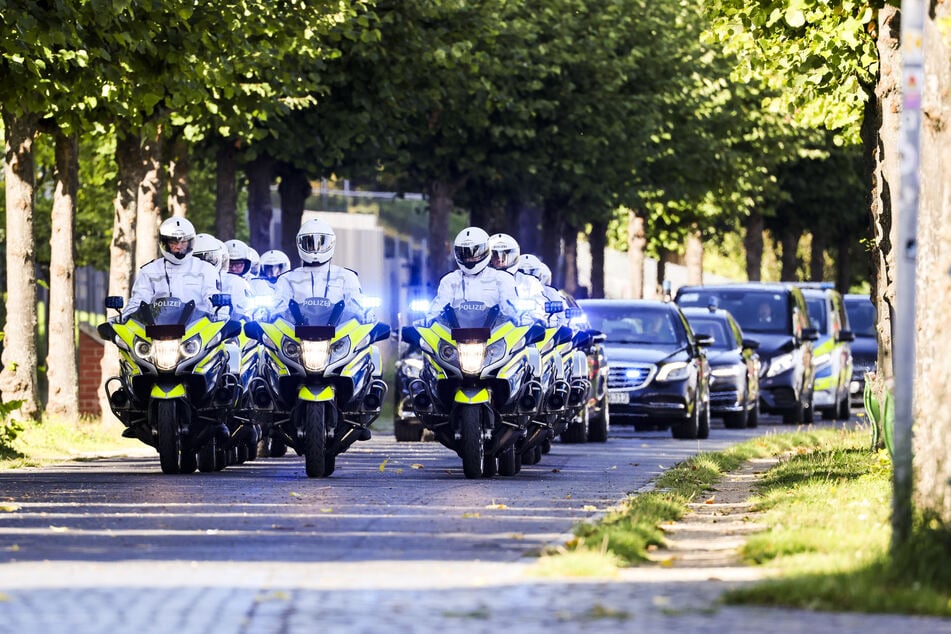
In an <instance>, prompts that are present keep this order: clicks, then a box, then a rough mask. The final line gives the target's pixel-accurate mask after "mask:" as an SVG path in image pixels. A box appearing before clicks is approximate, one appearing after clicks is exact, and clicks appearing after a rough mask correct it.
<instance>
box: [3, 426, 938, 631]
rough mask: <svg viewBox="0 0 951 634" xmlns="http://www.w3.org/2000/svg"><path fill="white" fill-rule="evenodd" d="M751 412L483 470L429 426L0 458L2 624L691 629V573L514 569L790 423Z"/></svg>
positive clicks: (694, 591)
mask: <svg viewBox="0 0 951 634" xmlns="http://www.w3.org/2000/svg"><path fill="white" fill-rule="evenodd" d="M764 418H765V420H764V421H763V422H762V424H761V425H760V427H758V428H757V429H753V430H726V429H724V428H723V427H722V426H721V425H720V424H719V423H718V422H717V421H714V428H713V430H712V432H711V437H710V438H709V439H707V440H702V441H676V440H673V439H672V438H670V435H669V432H659V431H658V432H643V433H635V432H634V431H633V430H632V429H631V428H630V427H626V428H625V427H618V426H614V427H613V428H612V436H611V438H610V440H609V441H608V442H607V443H604V444H587V445H563V444H560V443H556V444H554V445H553V448H552V451H551V453H549V454H547V455H546V456H544V457H543V459H542V461H541V463H539V464H538V465H534V466H530V467H523V469H522V471H521V473H519V474H518V475H517V476H514V477H507V478H506V477H495V478H491V479H483V480H467V479H466V478H465V477H464V476H463V474H462V468H461V461H460V460H459V458H458V457H457V456H456V455H455V454H454V453H452V452H451V451H449V450H448V449H445V448H444V447H442V446H441V445H438V444H436V443H396V442H395V441H394V440H393V439H392V437H391V436H390V435H387V434H382V433H377V434H375V435H374V437H373V438H372V439H371V440H370V441H367V442H364V443H359V444H358V445H357V446H355V447H354V448H352V449H351V450H350V451H349V452H347V453H346V454H343V455H342V456H340V457H339V458H338V461H337V465H338V466H337V471H336V472H335V473H334V474H333V476H331V477H329V478H322V479H309V478H307V477H306V476H305V475H304V468H303V459H302V458H299V457H296V456H287V457H284V458H278V459H259V460H257V461H254V462H251V463H246V464H244V465H238V466H232V467H228V468H227V469H225V470H224V471H222V472H218V473H211V474H201V473H196V474H191V475H187V476H167V475H163V474H161V472H160V468H159V464H158V459H157V456H154V457H153V456H149V457H125V458H113V459H105V460H95V461H91V462H74V463H68V464H62V465H56V466H52V467H46V468H41V469H21V470H16V471H6V472H0V632H6V631H10V632H57V631H62V632H71V633H72V632H110V633H112V632H117V631H120V632H126V631H127V632H173V631H180V632H187V633H188V634H192V633H193V632H203V631H208V632H216V633H218V632H297V631H314V630H315V629H316V628H317V627H318V626H321V627H320V629H323V630H325V631H367V632H370V631H373V632H378V631H379V630H380V629H381V628H383V629H385V630H390V629H394V628H398V629H400V630H401V631H410V632H413V631H436V630H441V629H446V628H451V629H453V630H454V631H459V630H465V631H493V632H497V631H498V630H499V629H500V628H502V627H509V626H512V625H515V624H518V629H520V630H521V631H523V632H525V631H546V632H551V631H552V630H553V629H554V630H563V631H584V630H586V629H588V628H591V629H592V631H595V630H596V631H615V629H612V628H617V629H616V631H635V630H636V631H641V630H640V629H639V628H640V627H641V626H644V627H646V628H647V629H644V630H643V631H663V630H665V629H666V628H667V627H668V626H671V627H676V628H678V629H681V628H683V627H687V628H689V629H688V630H687V631H703V626H705V625H706V624H707V622H708V619H707V618H700V616H702V615H703V614H704V612H705V611H709V610H710V606H711V605H714V604H715V602H716V597H717V595H718V593H719V592H720V589H718V586H717V584H711V583H703V581H704V579H699V580H698V579H693V580H690V579H677V580H673V582H674V586H671V587H668V586H667V585H664V584H659V583H658V582H657V581H656V580H655V581H646V582H645V581H644V580H643V579H639V580H634V581H631V580H628V581H629V582H631V583H635V584H643V583H648V586H647V587H649V588H650V591H649V593H648V594H644V593H643V592H642V591H640V590H632V588H631V587H630V586H629V585H628V586H626V585H625V584H624V583H619V582H618V581H616V580H615V581H606V582H603V583H602V582H592V581H584V582H572V581H563V580H562V581H559V582H558V583H552V582H551V581H546V580H536V579H532V578H530V577H526V575H528V574H530V573H531V567H532V562H533V558H532V557H533V553H537V552H538V551H539V550H540V549H542V548H544V547H546V546H552V545H557V544H560V543H563V542H564V541H565V540H566V539H568V537H569V536H570V535H569V533H570V530H571V528H572V526H573V525H574V524H575V523H577V522H579V521H584V520H592V519H595V518H597V517H598V516H599V515H600V514H601V513H603V512H604V511H605V510H606V509H608V508H609V507H611V506H612V505H614V504H616V503H617V502H618V501H619V500H621V499H622V498H624V497H625V496H626V495H627V494H628V493H629V492H633V491H637V490H639V489H642V488H644V487H647V486H649V483H650V482H651V481H652V480H653V479H654V478H655V477H656V476H657V475H658V474H660V473H661V472H663V470H664V469H665V468H667V467H670V466H672V465H674V464H676V463H677V462H679V461H681V460H683V459H685V458H687V457H688V456H690V455H692V454H695V453H697V452H698V451H707V450H718V449H723V448H725V447H728V446H730V445H732V444H734V443H736V442H738V441H741V440H743V439H746V438H749V437H752V436H755V435H759V434H765V433H775V432H783V431H789V430H790V429H791V428H790V427H788V426H783V425H781V424H779V421H778V419H773V418H769V417H764ZM831 424H838V425H841V424H842V423H817V425H831ZM668 581H670V580H668ZM665 583H666V582H665ZM691 584H692V585H691ZM638 587H640V586H638ZM658 592H659V593H660V594H657V593H658ZM634 596H637V597H638V600H640V601H642V602H643V601H647V602H648V603H646V604H645V605H644V606H641V607H640V608H637V609H636V610H635V606H636V605H637V604H636V602H634V603H632V598H633V597H634ZM658 596H661V597H663V600H662V601H660V603H658V602H657V597H658ZM612 597H616V598H614V599H612ZM645 597H646V598H645ZM651 597H653V598H651ZM670 602H673V604H674V605H676V606H677V611H676V612H670V613H668V611H667V610H666V609H665V608H664V606H665V605H668V604H669V603H670ZM539 606H542V609H539ZM546 606H547V607H546ZM599 606H600V607H599ZM592 610H594V611H593V612H592ZM635 612H638V613H640V614H641V615H642V616H641V617H640V620H639V621H638V623H639V625H638V628H634V629H633V630H632V628H631V625H632V623H633V622H634V621H633V618H634V613H635ZM671 616H677V619H680V620H673V621H672V620H670V617H671ZM751 618H752V617H751V616H750V615H749V613H747V614H746V616H744V617H743V619H744V620H743V623H744V624H750V623H755V622H756V619H755V618H752V620H750V619H751ZM652 619H660V620H659V621H656V622H655V621H654V620H652ZM683 619H687V620H686V621H683ZM691 619H696V621H697V622H696V623H692V621H691ZM796 622H798V621H796ZM926 623H928V624H929V627H930V624H931V623H933V621H927V622H926ZM800 624H802V623H800ZM846 625H848V626H849V627H851V624H846ZM892 625H894V626H895V627H898V629H899V630H903V629H904V627H905V626H906V625H909V623H906V622H904V621H903V622H902V623H898V624H892ZM945 625H947V624H945ZM837 627H842V624H841V623H839V624H837ZM861 627H862V628H863V629H866V630H868V627H867V626H865V625H862V626H861ZM658 628H659V629H658ZM698 628H699V629H698ZM744 628H745V626H744ZM744 628H739V629H737V628H736V627H733V628H732V629H733V631H746V630H745V629H744ZM919 629H920V628H919ZM681 631H683V630H682V629H681ZM711 631H714V630H711ZM719 631H722V630H719ZM749 631H753V630H749ZM774 631H778V632H785V631H799V630H790V629H775V628H774ZM810 631H811V632H813V633H814V632H816V631H822V630H821V628H820V629H818V630H817V629H816V628H815V626H813V627H811V628H810ZM829 631H833V630H829ZM839 631H841V630H839ZM871 631H874V630H870V631H869V632H871ZM882 631H885V630H882ZM924 631H930V630H929V629H928V628H926V629H925V630H924ZM935 631H937V630H935ZM941 631H945V630H941ZM948 631H951V628H949V630H948Z"/></svg>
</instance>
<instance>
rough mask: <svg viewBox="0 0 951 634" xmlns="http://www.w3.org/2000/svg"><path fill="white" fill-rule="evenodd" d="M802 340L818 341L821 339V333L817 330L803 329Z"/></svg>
mask: <svg viewBox="0 0 951 634" xmlns="http://www.w3.org/2000/svg"><path fill="white" fill-rule="evenodd" d="M802 338H803V340H804V341H817V340H818V339H819V331H818V330H816V329H815V328H803V329H802Z"/></svg>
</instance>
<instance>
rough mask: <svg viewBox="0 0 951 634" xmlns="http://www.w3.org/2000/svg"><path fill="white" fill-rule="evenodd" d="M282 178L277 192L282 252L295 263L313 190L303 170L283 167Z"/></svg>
mask: <svg viewBox="0 0 951 634" xmlns="http://www.w3.org/2000/svg"><path fill="white" fill-rule="evenodd" d="M280 177H281V182H280V184H279V185H278V187H277V191H278V193H280V195H281V250H282V251H283V252H284V253H286V254H287V256H288V257H289V258H291V261H292V262H293V261H294V260H296V259H297V257H296V256H297V230H298V229H300V223H301V218H302V217H303V216H304V205H305V204H306V203H307V197H308V196H310V193H311V191H312V190H311V186H310V180H308V178H307V174H306V173H305V172H304V170H302V169H299V168H297V167H294V166H292V165H283V166H281V169H280Z"/></svg>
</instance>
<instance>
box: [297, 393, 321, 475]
mask: <svg viewBox="0 0 951 634" xmlns="http://www.w3.org/2000/svg"><path fill="white" fill-rule="evenodd" d="M300 407H301V412H300V417H301V418H300V426H301V428H302V429H303V431H304V440H303V449H304V450H303V452H302V453H303V454H304V470H305V471H306V472H307V477H308V478H322V477H324V471H325V470H326V466H327V461H326V456H325V453H326V443H327V432H326V428H325V420H324V416H325V414H326V408H325V406H324V404H323V403H303V404H302V405H301V406H300Z"/></svg>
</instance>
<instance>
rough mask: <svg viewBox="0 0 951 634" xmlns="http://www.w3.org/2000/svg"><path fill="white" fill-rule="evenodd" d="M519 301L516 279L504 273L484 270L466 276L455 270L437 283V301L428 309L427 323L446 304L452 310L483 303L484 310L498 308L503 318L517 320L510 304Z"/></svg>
mask: <svg viewBox="0 0 951 634" xmlns="http://www.w3.org/2000/svg"><path fill="white" fill-rule="evenodd" d="M517 297H518V291H517V290H516V288H515V278H514V277H513V276H512V274H511V273H509V272H507V271H499V270H497V269H493V268H492V267H486V268H485V269H483V270H482V271H481V272H480V273H477V274H476V275H466V274H465V273H463V272H462V271H459V270H456V271H453V272H451V273H447V274H446V275H443V276H442V279H441V280H439V288H437V289H436V297H434V298H433V301H432V303H431V304H430V305H429V314H428V315H427V317H428V318H429V319H434V318H435V317H438V316H439V313H440V312H441V311H442V309H443V307H444V306H445V305H446V304H450V305H453V306H456V305H458V304H459V303H460V302H462V301H471V302H482V303H484V304H485V305H486V306H499V307H500V308H501V310H502V314H503V315H505V316H506V317H509V318H510V319H516V318H517V314H516V309H515V305H514V304H513V301H514V300H515V299H516V298H517Z"/></svg>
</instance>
